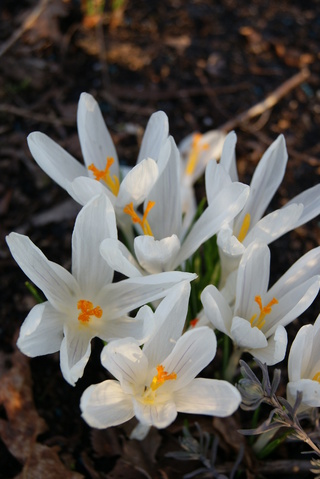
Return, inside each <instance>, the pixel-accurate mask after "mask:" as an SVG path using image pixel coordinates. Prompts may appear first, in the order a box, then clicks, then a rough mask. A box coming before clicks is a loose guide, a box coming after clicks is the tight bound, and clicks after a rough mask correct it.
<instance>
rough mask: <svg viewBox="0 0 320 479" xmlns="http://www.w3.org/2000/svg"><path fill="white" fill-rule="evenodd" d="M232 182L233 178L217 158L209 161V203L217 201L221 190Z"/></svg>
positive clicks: (207, 178)
mask: <svg viewBox="0 0 320 479" xmlns="http://www.w3.org/2000/svg"><path fill="white" fill-rule="evenodd" d="M231 183H232V182H231V178H230V176H229V174H228V173H227V172H226V170H225V169H224V167H223V166H222V165H221V164H220V163H217V162H216V160H211V161H209V163H208V164H207V167H206V174H205V185H206V195H207V200H208V203H209V205H210V204H212V203H213V202H214V201H215V199H216V197H217V195H218V194H219V192H220V191H221V190H222V189H223V188H225V187H226V186H229V185H230V184H231Z"/></svg>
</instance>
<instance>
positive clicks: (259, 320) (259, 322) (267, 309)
mask: <svg viewBox="0 0 320 479" xmlns="http://www.w3.org/2000/svg"><path fill="white" fill-rule="evenodd" d="M254 300H255V302H256V303H257V304H258V306H259V309H260V314H259V316H258V315H257V314H254V315H253V316H252V317H251V319H250V324H251V327H252V328H258V329H261V328H262V327H263V326H264V325H265V323H266V320H265V317H266V316H267V315H268V314H270V313H271V311H272V306H274V305H275V304H278V302H279V301H278V300H277V299H276V298H272V300H271V301H270V302H269V303H268V304H267V305H266V306H263V305H262V299H261V296H259V295H257V296H256V297H255V298H254ZM257 316H258V317H257Z"/></svg>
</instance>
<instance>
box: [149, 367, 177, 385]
mask: <svg viewBox="0 0 320 479" xmlns="http://www.w3.org/2000/svg"><path fill="white" fill-rule="evenodd" d="M157 371H158V374H157V375H156V376H154V378H153V379H152V381H151V384H150V387H151V389H152V391H155V390H156V389H158V388H159V387H160V386H162V385H163V383H164V382H165V381H169V380H171V379H177V375H176V373H175V372H173V373H171V374H168V373H167V371H165V369H164V367H163V366H162V365H161V364H159V366H157Z"/></svg>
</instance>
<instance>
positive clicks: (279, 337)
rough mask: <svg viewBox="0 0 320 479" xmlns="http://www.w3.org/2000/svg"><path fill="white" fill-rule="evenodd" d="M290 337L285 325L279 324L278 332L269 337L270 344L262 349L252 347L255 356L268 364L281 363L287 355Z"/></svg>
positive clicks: (251, 351)
mask: <svg viewBox="0 0 320 479" xmlns="http://www.w3.org/2000/svg"><path fill="white" fill-rule="evenodd" d="M287 343H288V337H287V332H286V330H285V329H284V327H283V326H278V327H277V329H276V332H275V333H274V335H273V336H271V338H269V339H268V345H267V347H265V348H262V349H251V350H250V353H251V354H252V355H253V357H255V358H257V359H259V360H260V361H261V362H262V363H266V364H267V365H268V366H273V365H274V364H277V363H280V361H282V360H283V359H284V357H285V354H286V349H287Z"/></svg>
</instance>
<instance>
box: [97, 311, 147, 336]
mask: <svg viewBox="0 0 320 479" xmlns="http://www.w3.org/2000/svg"><path fill="white" fill-rule="evenodd" d="M154 327H155V322H154V316H153V312H152V310H151V309H150V308H149V307H148V306H143V307H142V308H140V310H139V311H138V314H137V316H136V317H135V318H132V317H130V316H123V317H121V318H117V319H116V320H114V321H105V322H104V323H101V326H100V325H99V324H97V327H96V328H95V330H94V331H95V336H97V337H99V338H101V339H103V340H104V341H111V340H113V339H119V338H128V337H130V338H134V339H136V340H137V341H138V342H139V344H143V343H144V342H145V341H146V340H147V339H148V338H149V337H150V335H151V333H152V332H153V330H154Z"/></svg>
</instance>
